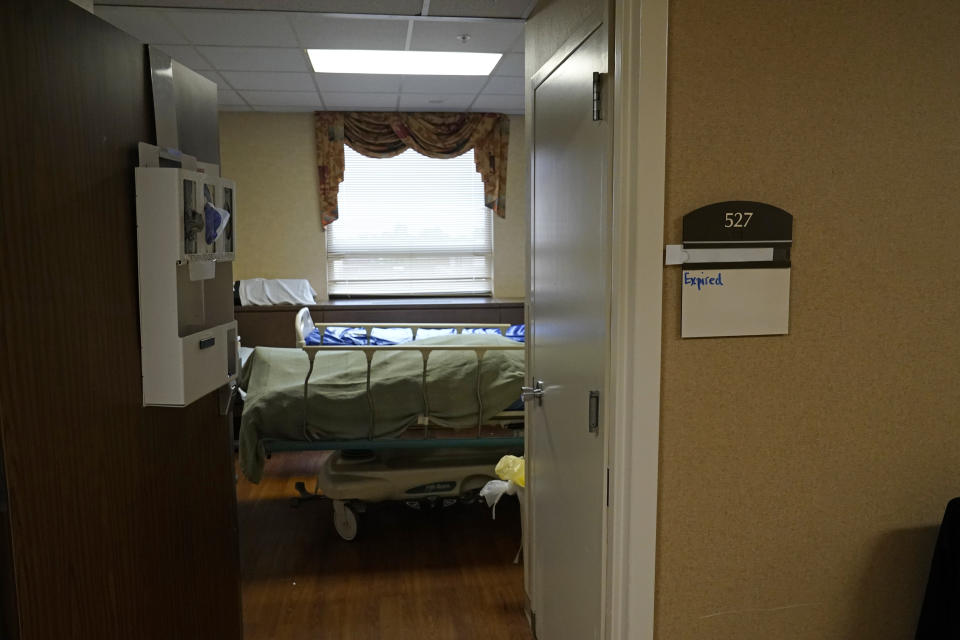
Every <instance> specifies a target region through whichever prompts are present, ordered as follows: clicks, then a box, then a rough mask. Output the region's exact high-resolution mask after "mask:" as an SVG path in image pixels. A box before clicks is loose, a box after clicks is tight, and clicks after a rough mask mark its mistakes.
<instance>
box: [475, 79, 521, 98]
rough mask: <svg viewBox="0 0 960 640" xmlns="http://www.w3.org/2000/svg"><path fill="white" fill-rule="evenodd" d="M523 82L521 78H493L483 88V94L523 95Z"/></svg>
mask: <svg viewBox="0 0 960 640" xmlns="http://www.w3.org/2000/svg"><path fill="white" fill-rule="evenodd" d="M524 88H525V87H524V82H523V78H522V77H515V76H493V77H491V78H490V82H488V83H487V86H486V87H484V89H483V92H484V93H506V94H511V95H521V96H522V95H523V91H524Z"/></svg>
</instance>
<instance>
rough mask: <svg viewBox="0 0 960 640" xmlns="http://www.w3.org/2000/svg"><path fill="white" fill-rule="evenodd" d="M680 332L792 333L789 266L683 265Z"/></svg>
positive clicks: (693, 334) (710, 334)
mask: <svg viewBox="0 0 960 640" xmlns="http://www.w3.org/2000/svg"><path fill="white" fill-rule="evenodd" d="M681 286H682V287H683V296H682V305H683V307H682V314H681V315H682V321H681V325H682V328H681V336H682V337H684V338H707V337H719V336H760V335H777V334H785V333H788V332H789V324H790V269H789V268H774V269H763V268H757V269H684V270H683V282H682V285H681Z"/></svg>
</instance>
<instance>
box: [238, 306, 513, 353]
mask: <svg viewBox="0 0 960 640" xmlns="http://www.w3.org/2000/svg"><path fill="white" fill-rule="evenodd" d="M300 308H301V307H299V306H294V305H276V306H272V307H235V309H234V315H235V316H236V318H237V333H238V334H239V335H240V343H241V344H242V345H243V346H245V347H295V346H296V339H295V336H294V330H293V322H294V318H295V317H296V315H297V311H299V310H300ZM310 315H311V316H313V321H314V322H342V323H344V324H349V323H351V322H457V323H464V322H490V323H506V324H523V322H524V301H523V300H519V299H498V298H409V299H407V298H395V299H388V300H384V299H377V300H332V301H330V302H326V303H323V304H317V305H312V306H310Z"/></svg>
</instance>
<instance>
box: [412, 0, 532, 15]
mask: <svg viewBox="0 0 960 640" xmlns="http://www.w3.org/2000/svg"><path fill="white" fill-rule="evenodd" d="M528 6H530V0H499V2H491V1H490V0H432V2H430V15H432V16H457V17H466V16H473V17H478V18H522V17H523V13H524V11H526V9H527V7H528Z"/></svg>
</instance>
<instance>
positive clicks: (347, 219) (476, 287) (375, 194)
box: [326, 147, 493, 295]
mask: <svg viewBox="0 0 960 640" xmlns="http://www.w3.org/2000/svg"><path fill="white" fill-rule="evenodd" d="M344 156H345V157H344V180H343V182H342V183H341V185H340V195H339V204H338V208H339V212H340V218H339V219H338V220H337V221H336V222H334V223H333V224H331V225H329V226H328V227H327V232H326V242H327V284H328V288H329V292H330V294H331V295H431V294H432V295H438V294H487V293H490V291H491V290H492V275H491V271H492V254H493V241H492V231H493V229H492V220H491V219H492V215H491V214H490V211H488V210H487V208H486V207H484V205H483V181H482V180H481V179H480V174H479V173H477V171H476V165H475V164H474V160H473V151H470V152H468V153H465V154H463V155H461V156H459V157H457V158H450V159H437V158H428V157H426V156H423V155H420V154H419V153H417V152H416V151H413V150H407V151H405V152H404V153H402V154H400V155H399V156H395V157H393V158H368V157H366V156H363V155H360V154H359V153H357V152H356V151H354V150H353V149H351V148H350V147H346V148H345V149H344Z"/></svg>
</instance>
